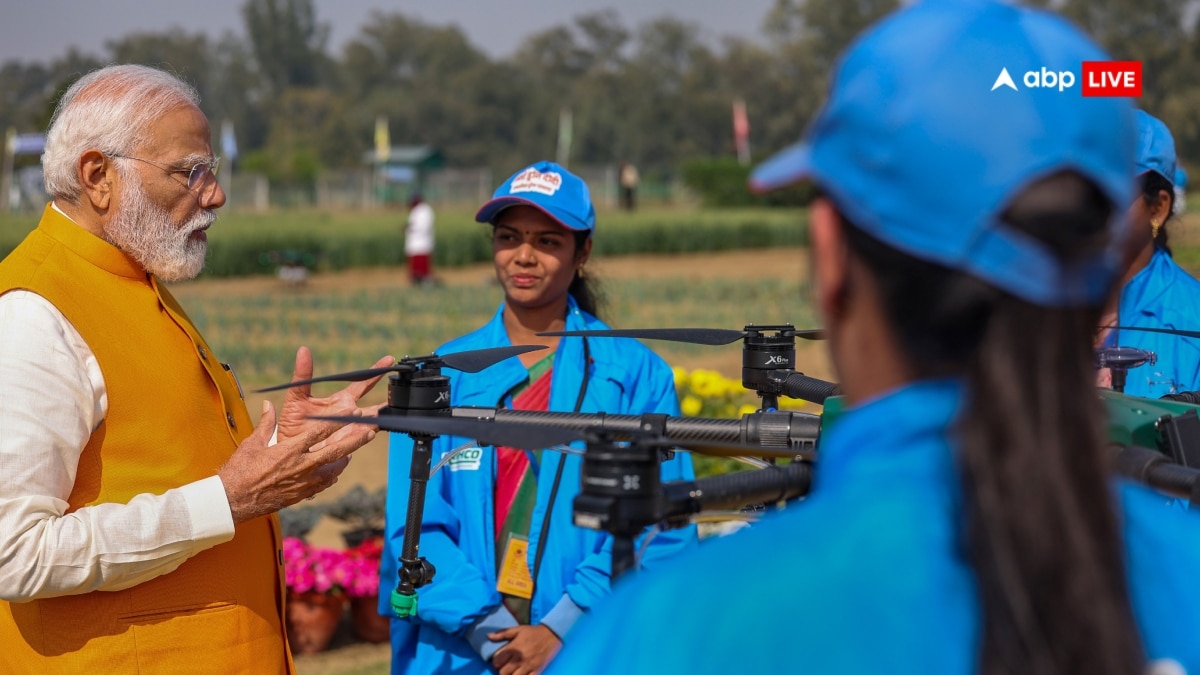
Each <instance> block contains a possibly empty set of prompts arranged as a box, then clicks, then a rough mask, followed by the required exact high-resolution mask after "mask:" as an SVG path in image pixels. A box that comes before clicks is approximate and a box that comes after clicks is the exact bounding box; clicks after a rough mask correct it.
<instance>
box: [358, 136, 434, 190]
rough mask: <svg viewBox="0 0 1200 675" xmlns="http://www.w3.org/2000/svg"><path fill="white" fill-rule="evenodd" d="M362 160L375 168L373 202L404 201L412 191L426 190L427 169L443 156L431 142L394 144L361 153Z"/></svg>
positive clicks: (432, 166) (432, 168) (430, 168)
mask: <svg viewBox="0 0 1200 675" xmlns="http://www.w3.org/2000/svg"><path fill="white" fill-rule="evenodd" d="M363 163H364V164H366V165H368V166H371V167H373V169H374V176H375V190H374V194H375V202H376V203H377V204H403V203H405V202H407V201H408V198H409V197H410V196H411V195H412V194H413V193H415V192H421V193H423V194H424V193H425V192H426V188H427V186H428V181H429V174H430V172H432V171H434V170H436V169H440V168H442V167H443V166H445V164H446V159H445V157H443V156H442V151H441V150H439V149H437V148H435V147H433V146H432V145H393V146H388V147H387V149H386V150H383V151H381V149H379V148H376V149H374V150H369V151H367V152H364V153H363Z"/></svg>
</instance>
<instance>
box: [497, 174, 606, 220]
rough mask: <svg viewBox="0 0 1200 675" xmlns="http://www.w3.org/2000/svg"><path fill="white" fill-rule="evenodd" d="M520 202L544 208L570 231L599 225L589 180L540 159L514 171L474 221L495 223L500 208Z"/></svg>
mask: <svg viewBox="0 0 1200 675" xmlns="http://www.w3.org/2000/svg"><path fill="white" fill-rule="evenodd" d="M518 204H524V205H526V206H532V207H534V208H535V209H538V210H540V211H542V212H543V213H545V214H546V215H548V216H550V217H551V218H553V219H554V220H556V221H558V223H559V224H560V225H562V226H563V227H565V228H567V229H569V230H575V231H579V232H583V231H588V232H590V231H592V230H593V229H595V227H596V209H595V207H594V206H592V196H591V193H590V192H588V187H587V183H584V182H583V179H581V178H579V176H576V175H575V174H573V173H571V172H570V171H567V170H566V169H564V168H562V167H561V166H559V165H558V164H555V163H554V162H544V161H543V162H538V163H536V164H533V165H531V166H527V167H525V168H524V169H521V170H520V171H518V172H516V173H515V174H513V175H512V176H511V177H509V179H508V180H506V181H504V184H503V185H501V186H500V187H498V188H496V192H495V193H493V194H492V198H491V200H490V201H488V203H486V204H484V205H483V206H482V207H481V208H480V209H479V212H478V213H476V214H475V220H476V221H477V222H480V223H493V222H495V220H496V216H497V215H499V214H500V212H501V211H503V210H504V209H506V208H508V207H510V206H516V205H518Z"/></svg>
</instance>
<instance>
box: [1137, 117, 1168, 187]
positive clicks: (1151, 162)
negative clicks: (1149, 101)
mask: <svg viewBox="0 0 1200 675" xmlns="http://www.w3.org/2000/svg"><path fill="white" fill-rule="evenodd" d="M1136 115H1137V174H1138V175H1139V176H1140V175H1142V174H1144V173H1146V172H1148V171H1153V172H1155V173H1157V174H1158V175H1160V176H1162V177H1163V178H1166V179H1167V182H1168V183H1170V184H1171V185H1174V184H1175V181H1176V180H1177V178H1178V174H1177V173H1176V170H1175V138H1174V137H1173V136H1171V130H1170V129H1168V128H1167V125H1165V124H1163V123H1162V120H1160V119H1158V118H1157V117H1155V116H1153V115H1151V114H1149V113H1147V112H1146V111H1145V110H1138V111H1137V112H1136Z"/></svg>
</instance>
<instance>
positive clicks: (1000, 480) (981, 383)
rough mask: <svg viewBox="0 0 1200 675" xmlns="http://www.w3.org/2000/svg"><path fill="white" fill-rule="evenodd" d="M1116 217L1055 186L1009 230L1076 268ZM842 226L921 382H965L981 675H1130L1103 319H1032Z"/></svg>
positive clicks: (1020, 205)
mask: <svg viewBox="0 0 1200 675" xmlns="http://www.w3.org/2000/svg"><path fill="white" fill-rule="evenodd" d="M1111 214H1112V211H1111V207H1110V205H1109V202H1108V201H1107V200H1106V199H1105V198H1104V196H1103V195H1102V194H1101V193H1100V191H1099V190H1098V189H1096V187H1095V186H1094V185H1093V184H1092V183H1090V182H1089V181H1086V180H1085V179H1083V178H1082V177H1080V176H1079V175H1078V174H1075V173H1059V174H1055V175H1054V176H1051V177H1049V178H1046V179H1043V180H1041V181H1039V182H1038V183H1036V184H1034V185H1033V186H1031V187H1029V188H1027V189H1026V190H1025V191H1023V193H1022V194H1021V195H1020V196H1018V197H1017V198H1016V200H1014V202H1013V203H1012V205H1011V206H1010V207H1009V208H1008V209H1007V210H1006V212H1005V214H1004V220H1005V222H1007V223H1008V225H1009V226H1010V227H1013V228H1015V229H1017V230H1020V231H1023V232H1025V233H1028V234H1029V235H1031V236H1033V237H1035V238H1037V239H1039V240H1041V241H1042V242H1043V243H1044V244H1045V245H1046V246H1047V247H1048V248H1049V249H1050V250H1052V251H1053V252H1054V253H1055V254H1056V255H1057V256H1058V257H1060V258H1061V259H1063V260H1067V261H1069V260H1073V259H1078V258H1079V257H1080V256H1082V255H1086V254H1093V253H1095V252H1096V251H1098V250H1100V249H1101V248H1102V247H1103V246H1105V245H1107V243H1108V237H1107V234H1106V228H1105V224H1106V223H1107V222H1108V219H1109V216H1110V215H1111ZM844 225H845V227H844V230H845V231H846V237H847V240H848V245H849V248H850V250H851V251H852V254H853V255H855V256H856V257H858V258H859V259H860V260H862V261H863V262H864V263H865V264H866V266H867V267H868V268H869V269H870V270H871V272H872V274H873V275H874V277H875V279H876V281H877V284H878V287H879V290H880V293H881V294H882V303H883V306H884V307H885V308H886V311H887V313H888V314H887V318H888V321H889V323H890V325H891V326H892V327H893V328H894V330H895V333H896V336H897V339H898V342H899V344H900V347H901V349H902V351H903V352H904V353H905V354H906V356H907V357H908V359H909V362H910V364H911V366H912V368H913V369H914V370H915V372H916V374H917V375H918V376H919V377H943V376H953V377H961V378H963V380H964V382H965V386H966V392H967V400H966V401H965V406H964V409H963V412H962V414H961V417H960V418H959V420H958V422H957V426H956V429H955V434H956V437H957V440H958V455H957V465H958V468H959V475H960V480H961V482H962V486H963V499H964V504H963V521H962V527H963V529H962V532H963V540H962V541H963V544H964V549H965V551H966V555H967V557H968V559H969V560H970V563H971V565H972V567H973V568H974V570H975V574H976V577H977V580H978V583H979V592H980V601H981V603H982V609H983V635H982V653H981V655H980V657H981V660H980V671H981V672H983V673H989V674H990V673H1034V674H1038V673H1089V674H1090V675H1100V674H1107V673H1113V674H1115V673H1121V674H1125V675H1128V674H1132V673H1136V672H1139V671H1140V670H1141V668H1142V664H1143V663H1144V660H1143V656H1142V649H1141V643H1140V639H1139V636H1138V632H1137V629H1136V626H1135V624H1134V621H1133V618H1132V610H1131V608H1130V604H1129V599H1128V594H1127V589H1126V583H1125V576H1124V566H1123V562H1122V548H1121V543H1120V532H1119V527H1118V522H1117V517H1116V515H1115V513H1114V501H1113V495H1112V494H1111V492H1110V488H1109V483H1108V475H1109V474H1108V470H1107V466H1108V462H1107V459H1106V457H1107V455H1106V454H1105V452H1104V446H1105V435H1104V411H1103V409H1102V406H1101V404H1100V401H1099V399H1098V397H1097V396H1096V395H1095V387H1094V372H1093V366H1092V355H1091V344H1092V336H1093V334H1094V331H1095V328H1096V326H1097V325H1098V322H1099V319H1100V307H1099V305H1097V306H1095V307H1087V308H1079V309H1053V308H1046V307H1041V306H1037V305H1033V304H1031V303H1028V302H1026V301H1024V300H1020V299H1018V298H1016V297H1014V296H1012V295H1010V294H1008V293H1006V292H1004V291H1001V290H998V289H996V288H995V287H993V286H990V285H988V284H986V283H984V282H982V281H980V280H978V279H976V278H974V277H971V276H967V275H966V274H963V273H961V272H957V271H952V270H949V269H947V268H945V267H941V266H938V265H934V264H930V263H926V262H924V261H920V260H916V259H914V258H912V257H910V256H908V255H905V254H902V253H900V252H898V251H896V250H895V249H893V248H891V247H889V246H886V245H884V244H882V243H880V242H879V241H878V240H876V239H874V238H872V237H870V236H868V235H866V234H865V233H863V232H862V231H861V230H858V229H857V228H855V227H854V226H853V224H852V223H844Z"/></svg>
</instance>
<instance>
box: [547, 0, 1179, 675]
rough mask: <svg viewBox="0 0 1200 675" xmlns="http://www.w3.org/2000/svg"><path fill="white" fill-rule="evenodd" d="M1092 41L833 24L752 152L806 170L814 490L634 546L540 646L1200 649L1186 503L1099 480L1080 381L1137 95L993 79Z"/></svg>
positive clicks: (797, 171)
mask: <svg viewBox="0 0 1200 675" xmlns="http://www.w3.org/2000/svg"><path fill="white" fill-rule="evenodd" d="M1105 58H1106V57H1105V55H1104V54H1103V52H1101V51H1100V49H1098V48H1097V47H1095V46H1094V45H1093V44H1092V43H1091V42H1090V41H1088V40H1087V39H1086V38H1085V37H1084V36H1083V35H1081V34H1080V33H1078V32H1077V31H1076V30H1075V29H1074V28H1072V27H1071V26H1070V25H1069V24H1067V23H1065V22H1064V21H1062V20H1060V19H1058V18H1055V17H1053V15H1050V14H1047V13H1044V12H1039V11H1035V10H1032V9H1028V8H1022V7H1020V6H1016V5H1010V4H1005V3H1001V2H989V1H987V0H957V1H954V2H950V1H939V0H926V2H921V3H915V4H912V5H910V6H909V7H908V8H906V9H904V10H901V11H899V12H897V13H895V14H893V15H892V16H891V17H890V18H887V19H885V20H884V21H882V22H881V23H880V24H878V25H877V26H876V27H874V28H873V29H871V30H870V31H869V32H868V33H867V34H866V35H865V36H864V37H862V38H860V39H859V40H858V41H857V42H856V43H855V45H854V46H853V47H852V48H851V50H850V51H849V52H848V53H847V54H846V55H845V56H844V57H843V59H842V60H841V61H840V64H839V67H838V70H837V72H836V74H835V76H834V82H833V86H832V90H831V92H830V96H829V100H828V101H827V103H826V104H825V106H824V107H823V109H822V110H821V111H820V112H819V113H818V115H817V117H816V119H815V120H814V122H813V123H812V125H811V126H810V128H809V131H808V133H807V136H806V138H805V139H804V141H803V142H802V143H800V144H799V145H798V146H795V147H793V148H791V149H788V150H785V151H784V152H783V153H781V154H780V155H778V156H777V157H775V158H773V159H771V160H769V161H768V162H766V163H765V164H763V165H762V166H760V167H758V168H757V169H756V171H755V173H754V174H753V176H752V179H751V184H752V187H754V188H755V189H757V190H768V189H774V188H777V187H782V186H785V185H789V184H791V183H794V182H796V181H799V180H804V179H807V180H810V181H812V182H813V183H815V185H816V187H817V188H818V190H819V191H820V193H821V195H822V196H820V197H819V198H818V199H816V200H815V201H814V203H813V205H812V208H811V210H810V218H809V226H810V237H811V242H812V245H811V246H812V256H813V257H812V260H813V278H814V288H815V291H814V293H815V300H816V303H817V307H818V309H819V311H820V312H821V314H822V317H823V320H824V328H825V332H826V335H827V337H828V343H827V344H828V346H829V350H830V354H831V358H832V360H833V364H834V366H835V368H836V370H837V372H838V374H839V378H840V382H841V386H842V388H843V390H844V391H845V397H846V404H847V409H846V410H845V411H844V412H843V413H842V415H840V416H839V417H837V418H834V419H832V420H827V423H826V425H825V427H824V428H823V430H822V438H821V445H820V448H819V457H820V459H819V460H818V462H817V464H816V474H815V476H814V487H813V491H812V494H811V495H809V496H808V497H807V499H806V500H804V501H803V502H800V503H798V504H795V505H793V506H791V507H790V508H788V509H786V510H785V511H783V512H782V513H779V514H777V515H775V516H773V517H768V518H765V519H764V520H763V521H762V522H761V523H760V524H759V525H758V526H756V527H754V528H749V529H748V530H745V531H743V532H740V533H738V534H735V535H733V536H730V537H727V538H724V539H722V540H718V541H715V542H713V543H709V544H705V545H702V546H700V547H699V548H698V549H697V550H695V551H691V552H689V553H687V554H685V555H682V556H680V557H679V558H677V559H675V560H673V561H672V565H671V566H670V569H666V570H657V571H650V572H644V573H639V574H638V575H637V576H636V577H635V578H634V579H633V580H632V582H631V583H629V584H625V585H623V586H622V587H621V588H620V589H618V591H617V593H616V594H615V595H614V597H613V598H612V599H611V600H610V601H608V602H606V603H605V604H604V605H603V606H601V607H600V608H599V609H597V610H596V611H595V612H593V613H592V614H591V615H590V616H588V617H587V618H585V619H584V620H583V621H582V622H580V624H579V625H578V626H576V628H575V631H574V632H573V633H572V634H571V635H570V636H569V639H568V640H567V644H566V648H565V649H564V651H563V652H562V653H561V654H560V655H559V657H558V659H557V660H556V661H555V663H554V664H553V665H552V667H551V672H554V673H565V674H571V675H576V674H579V673H615V672H619V673H623V674H628V673H654V674H655V675H661V674H663V673H688V674H690V675H697V674H707V673H713V674H716V673H755V674H756V675H761V674H771V673H839V674H844V673H894V672H905V673H923V674H924V673H970V672H986V673H1001V672H1004V673H1089V674H1092V675H1095V674H1097V673H1126V674H1131V673H1139V672H1144V665H1145V663H1146V660H1147V658H1154V659H1157V658H1165V657H1169V658H1174V659H1178V660H1179V661H1180V662H1182V663H1184V664H1186V665H1188V666H1194V667H1198V668H1200V644H1198V643H1200V641H1198V640H1197V639H1196V636H1197V635H1200V621H1198V620H1197V612H1200V597H1198V595H1200V590H1198V589H1200V583H1197V582H1196V570H1197V569H1200V567H1198V566H1197V565H1198V563H1200V556H1198V554H1197V551H1196V550H1195V547H1196V546H1197V545H1198V544H1197V543H1196V542H1197V540H1200V536H1197V535H1198V534H1200V520H1198V518H1200V516H1198V515H1197V514H1195V513H1185V512H1180V511H1170V510H1167V509H1163V508H1162V506H1161V504H1162V502H1163V501H1165V500H1164V499H1163V498H1161V497H1159V496H1158V495H1156V494H1153V493H1150V492H1148V491H1147V490H1145V489H1143V488H1140V487H1137V486H1134V485H1126V484H1122V485H1120V487H1119V488H1118V489H1116V490H1115V491H1114V490H1113V487H1112V484H1111V483H1110V478H1109V473H1108V462H1107V458H1108V457H1109V455H1108V454H1107V452H1106V450H1105V439H1104V435H1103V434H1104V424H1103V409H1102V408H1101V405H1100V402H1099V400H1098V399H1097V397H1096V396H1095V395H1094V384H1093V372H1092V366H1091V364H1092V356H1091V340H1092V336H1093V332H1094V327H1095V325H1096V322H1097V321H1098V320H1099V317H1100V313H1101V309H1102V305H1103V304H1104V301H1105V298H1106V297H1107V296H1108V294H1109V293H1110V292H1111V290H1113V288H1114V283H1115V281H1116V279H1115V276H1116V267H1117V261H1116V256H1117V251H1116V250H1115V246H1114V241H1115V240H1116V239H1117V237H1116V236H1115V235H1116V233H1117V232H1118V231H1119V230H1120V228H1121V227H1122V224H1123V221H1124V216H1125V214H1124V209H1125V207H1126V205H1127V204H1128V203H1129V200H1130V199H1131V198H1132V194H1131V190H1130V187H1131V184H1132V181H1131V178H1132V166H1133V138H1134V130H1133V113H1132V110H1131V109H1130V108H1129V106H1128V103H1127V102H1126V101H1124V100H1121V99H1114V98H1084V97H1081V96H1079V95H1078V94H1077V93H1073V92H1065V93H1059V92H1053V91H1045V90H1028V89H1025V90H1013V89H1009V88H999V89H996V90H994V91H991V92H989V90H988V85H989V83H991V82H993V81H994V79H995V78H996V77H997V73H1000V72H1001V70H1002V68H1007V69H1008V70H1012V71H1014V72H1028V71H1038V70H1039V69H1040V68H1045V69H1050V70H1055V71H1064V70H1067V69H1071V68H1077V67H1078V64H1079V63H1080V62H1081V61H1093V60H1095V61H1099V60H1104V59H1105ZM947 179H950V181H949V184H948V183H947ZM1118 500H1119V504H1120V509H1119V511H1118V509H1117V508H1114V507H1115V506H1116V504H1117V503H1118ZM1123 535H1124V542H1123V539H1122V537H1123ZM1175 536H1178V541H1176V540H1175V539H1173V537H1175Z"/></svg>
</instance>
